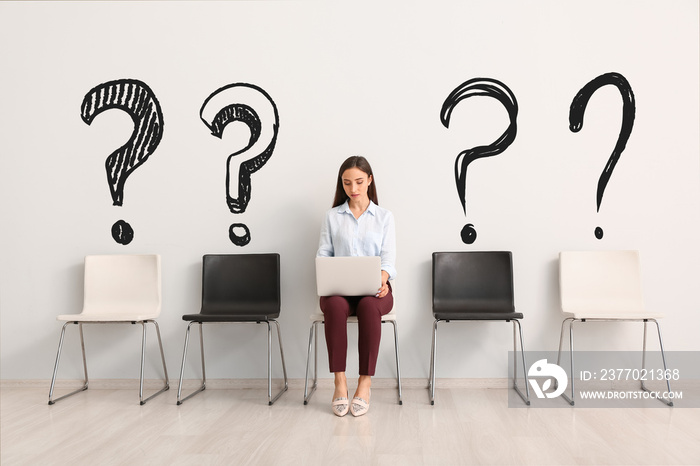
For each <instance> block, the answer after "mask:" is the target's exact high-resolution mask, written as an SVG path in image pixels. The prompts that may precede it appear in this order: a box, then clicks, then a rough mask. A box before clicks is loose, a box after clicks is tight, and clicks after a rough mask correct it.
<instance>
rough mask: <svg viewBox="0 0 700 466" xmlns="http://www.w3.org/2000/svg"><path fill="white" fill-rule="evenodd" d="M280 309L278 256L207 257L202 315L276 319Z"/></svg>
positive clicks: (229, 255) (220, 255) (204, 266)
mask: <svg viewBox="0 0 700 466" xmlns="http://www.w3.org/2000/svg"><path fill="white" fill-rule="evenodd" d="M280 307H281V299H280V255H279V254H207V255H205V256H204V257H203V261H202V309H201V311H200V313H201V314H210V315H245V316H260V317H263V318H264V317H268V318H276V317H278V316H279V313H280Z"/></svg>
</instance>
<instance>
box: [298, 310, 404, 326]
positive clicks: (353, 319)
mask: <svg viewBox="0 0 700 466" xmlns="http://www.w3.org/2000/svg"><path fill="white" fill-rule="evenodd" d="M309 319H310V320H311V322H323V321H324V320H325V316H324V315H323V313H322V312H317V313H316V314H311V315H310V316H309ZM392 320H396V313H395V312H394V310H393V309H392V310H391V312H389V313H388V314H384V315H383V316H382V322H390V321H392ZM348 323H351V324H356V323H357V316H349V317H348Z"/></svg>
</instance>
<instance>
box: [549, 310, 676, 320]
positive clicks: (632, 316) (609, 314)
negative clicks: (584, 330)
mask: <svg viewBox="0 0 700 466" xmlns="http://www.w3.org/2000/svg"><path fill="white" fill-rule="evenodd" d="M562 314H563V315H564V318H573V319H591V320H593V319H602V320H644V319H662V318H663V317H664V314H663V313H661V312H646V311H627V312H620V311H617V312H613V311H599V312H585V311H572V312H566V311H563V312H562Z"/></svg>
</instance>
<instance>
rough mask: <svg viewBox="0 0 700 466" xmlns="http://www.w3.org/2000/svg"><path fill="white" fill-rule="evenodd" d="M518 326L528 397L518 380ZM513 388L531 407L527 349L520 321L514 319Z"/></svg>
mask: <svg viewBox="0 0 700 466" xmlns="http://www.w3.org/2000/svg"><path fill="white" fill-rule="evenodd" d="M516 324H517V326H518V330H519V333H520V355H521V356H522V362H523V376H524V378H525V393H526V394H527V395H523V392H522V391H520V387H518V378H517V371H518V369H517V367H518V362H517V361H518V353H517V351H518V350H517V344H516V339H515V326H516ZM513 388H514V389H515V391H516V392H517V393H518V395H520V398H522V399H523V401H524V402H525V404H526V405H528V406H530V384H529V382H528V379H527V365H526V364H525V347H524V346H523V328H522V326H521V325H520V321H519V320H517V319H513Z"/></svg>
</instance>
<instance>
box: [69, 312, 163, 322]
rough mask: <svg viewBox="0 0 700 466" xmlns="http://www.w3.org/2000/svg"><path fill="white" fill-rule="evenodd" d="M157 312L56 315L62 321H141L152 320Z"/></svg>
mask: <svg viewBox="0 0 700 466" xmlns="http://www.w3.org/2000/svg"><path fill="white" fill-rule="evenodd" d="M156 317H158V313H140V314H132V315H128V314H121V313H120V314H116V313H115V314H64V315H60V316H58V317H56V320H60V321H63V322H142V321H145V320H154V319H155V318H156Z"/></svg>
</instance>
